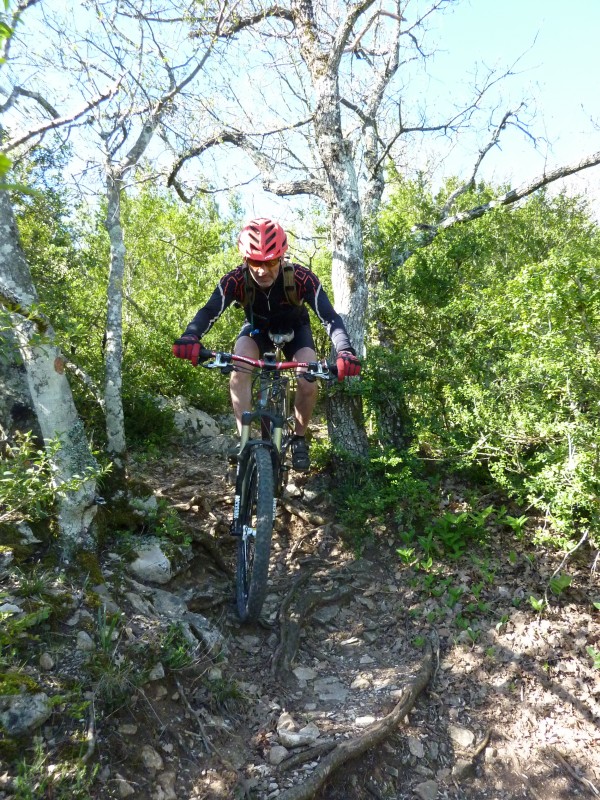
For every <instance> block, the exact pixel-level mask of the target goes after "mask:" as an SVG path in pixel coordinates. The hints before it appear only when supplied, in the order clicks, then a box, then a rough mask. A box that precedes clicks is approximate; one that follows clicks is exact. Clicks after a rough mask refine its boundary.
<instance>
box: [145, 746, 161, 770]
mask: <svg viewBox="0 0 600 800" xmlns="http://www.w3.org/2000/svg"><path fill="white" fill-rule="evenodd" d="M142 761H143V763H144V766H145V767H146V768H147V769H149V770H153V771H155V772H157V771H158V770H161V769H162V768H163V766H164V763H163V760H162V757H161V755H160V754H159V753H157V752H156V750H155V749H154V748H153V747H151V746H150V745H149V744H145V745H144V746H143V747H142Z"/></svg>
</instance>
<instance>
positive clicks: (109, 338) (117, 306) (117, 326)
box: [104, 169, 126, 471]
mask: <svg viewBox="0 0 600 800" xmlns="http://www.w3.org/2000/svg"><path fill="white" fill-rule="evenodd" d="M121 188H122V185H121V181H120V180H119V179H115V178H114V177H113V175H112V174H111V172H110V169H108V170H107V178H106V197H107V201H108V208H107V215H106V229H107V231H108V236H109V239H110V269H109V275H108V306H107V315H106V349H105V354H104V363H105V381H104V402H105V409H106V436H107V450H108V453H109V455H110V457H111V459H112V461H113V462H114V464H115V466H116V468H117V470H119V471H122V470H123V468H124V463H125V450H126V440H125V417H124V413H123V399H122V391H121V390H122V383H123V378H122V364H123V278H124V275H125V243H124V240H123V227H122V225H121Z"/></svg>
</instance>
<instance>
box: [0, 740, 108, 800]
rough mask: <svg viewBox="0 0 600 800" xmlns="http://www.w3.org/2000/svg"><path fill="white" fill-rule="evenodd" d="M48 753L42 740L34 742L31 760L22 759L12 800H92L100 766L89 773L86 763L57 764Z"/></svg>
mask: <svg viewBox="0 0 600 800" xmlns="http://www.w3.org/2000/svg"><path fill="white" fill-rule="evenodd" d="M49 759H50V756H49V754H48V753H47V752H46V749H45V746H44V744H43V741H42V740H41V739H37V740H36V742H35V746H34V750H33V755H32V757H31V758H29V759H28V758H27V757H26V758H22V759H21V760H20V761H19V763H18V765H17V775H16V777H15V779H14V782H13V786H12V793H11V797H12V798H13V800H40V798H42V797H48V798H50V797H51V798H53V800H89V798H90V797H91V788H92V784H93V783H94V778H95V775H96V773H97V771H98V765H96V766H94V767H92V768H91V769H88V768H87V767H86V765H85V764H83V763H79V764H77V763H75V764H73V763H72V762H69V763H66V762H62V763H61V762H60V761H59V762H58V763H56V759H55V758H54V757H53V758H52V762H53V763H52V764H50V763H49Z"/></svg>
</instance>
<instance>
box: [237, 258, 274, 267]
mask: <svg viewBox="0 0 600 800" xmlns="http://www.w3.org/2000/svg"><path fill="white" fill-rule="evenodd" d="M280 260H281V259H279V258H271V259H270V260H269V261H257V260H256V259H255V258H247V259H246V261H247V262H248V266H250V267H254V269H258V268H259V267H263V269H275V267H278V266H279V262H280Z"/></svg>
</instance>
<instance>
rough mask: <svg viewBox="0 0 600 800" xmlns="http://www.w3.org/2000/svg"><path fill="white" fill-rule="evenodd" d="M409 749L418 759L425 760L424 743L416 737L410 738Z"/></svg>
mask: <svg viewBox="0 0 600 800" xmlns="http://www.w3.org/2000/svg"><path fill="white" fill-rule="evenodd" d="M408 749H409V750H410V752H411V753H412V755H413V756H416V757H417V758H423V756H424V755H425V748H424V747H423V742H422V741H421V740H420V739H417V737H416V736H409V737H408Z"/></svg>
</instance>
